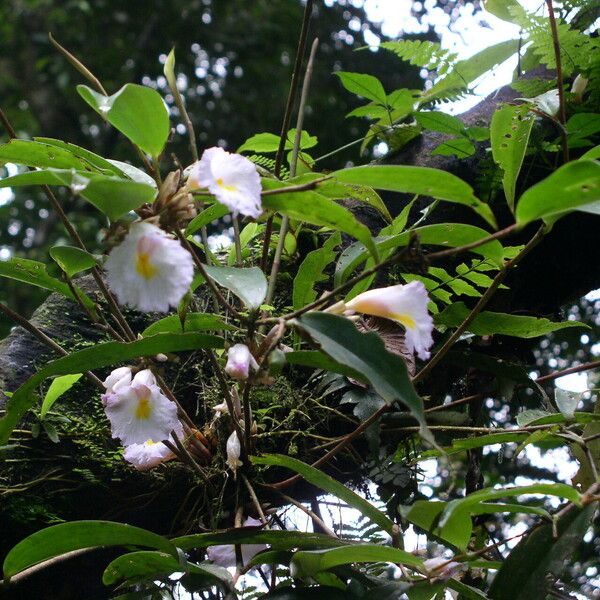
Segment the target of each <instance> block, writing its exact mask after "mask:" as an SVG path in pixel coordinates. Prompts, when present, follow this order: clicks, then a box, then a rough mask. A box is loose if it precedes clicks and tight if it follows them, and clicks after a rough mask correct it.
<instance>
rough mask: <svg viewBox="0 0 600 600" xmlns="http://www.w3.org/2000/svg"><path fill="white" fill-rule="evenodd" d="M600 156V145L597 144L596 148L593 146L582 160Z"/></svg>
mask: <svg viewBox="0 0 600 600" xmlns="http://www.w3.org/2000/svg"><path fill="white" fill-rule="evenodd" d="M598 158H600V145H598V146H595V147H594V148H591V149H590V150H588V151H587V152H586V153H585V154H584V155H583V156H582V157H581V158H580V160H584V159H589V160H592V159H598Z"/></svg>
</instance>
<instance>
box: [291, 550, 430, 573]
mask: <svg viewBox="0 0 600 600" xmlns="http://www.w3.org/2000/svg"><path fill="white" fill-rule="evenodd" d="M373 562H393V563H400V564H403V565H408V566H410V567H417V568H419V567H423V560H422V559H421V558H419V557H417V556H415V555H414V554H411V553H410V552H406V551H405V550H400V549H398V548H391V547H390V546H380V545H378V544H353V545H352V546H342V547H341V548H331V549H329V550H300V551H299V552H296V553H295V554H294V557H293V558H292V563H291V565H292V568H295V571H296V573H297V574H298V575H299V576H300V577H312V576H313V575H315V574H316V573H319V572H320V571H326V570H327V569H332V568H333V567H338V566H339V565H348V564H351V563H373Z"/></svg>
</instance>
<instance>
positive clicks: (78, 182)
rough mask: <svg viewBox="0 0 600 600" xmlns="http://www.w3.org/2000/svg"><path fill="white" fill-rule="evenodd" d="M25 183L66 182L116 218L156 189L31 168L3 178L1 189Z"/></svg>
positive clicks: (147, 199)
mask: <svg viewBox="0 0 600 600" xmlns="http://www.w3.org/2000/svg"><path fill="white" fill-rule="evenodd" d="M23 185H64V186H66V187H69V188H71V191H72V192H73V194H77V195H80V196H81V197H82V198H85V200H87V201H88V202H90V203H91V204H93V205H94V206H95V207H96V208H97V209H98V210H100V211H102V212H103V213H104V214H105V215H106V216H107V217H108V218H109V219H111V220H112V221H116V220H117V219H119V218H120V217H122V216H123V215H124V214H126V213H128V212H129V211H131V210H134V209H136V208H139V207H140V206H141V205H142V204H145V203H146V202H152V201H153V200H154V198H155V196H156V189H155V188H154V187H152V186H150V185H147V184H145V183H137V182H136V181H132V180H130V179H120V178H117V177H109V176H107V175H100V174H97V173H83V172H81V171H75V170H64V169H62V170H61V169H46V170H43V171H29V172H28V173H21V174H19V175H13V176H12V177H6V178H5V179H1V180H0V188H3V187H16V186H23Z"/></svg>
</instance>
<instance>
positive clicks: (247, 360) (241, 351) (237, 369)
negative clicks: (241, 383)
mask: <svg viewBox="0 0 600 600" xmlns="http://www.w3.org/2000/svg"><path fill="white" fill-rule="evenodd" d="M251 367H252V369H253V370H254V371H257V370H258V363H257V362H256V360H255V359H254V356H252V354H251V353H250V349H249V348H248V346H246V345H245V344H235V345H233V346H231V348H229V350H228V351H227V364H226V365H225V373H227V374H228V375H229V376H230V377H233V378H234V379H240V380H244V379H248V375H249V373H250V368H251Z"/></svg>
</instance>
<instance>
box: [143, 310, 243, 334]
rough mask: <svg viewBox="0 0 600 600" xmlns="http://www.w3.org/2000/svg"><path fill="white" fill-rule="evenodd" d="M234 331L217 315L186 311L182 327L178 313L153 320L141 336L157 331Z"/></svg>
mask: <svg viewBox="0 0 600 600" xmlns="http://www.w3.org/2000/svg"><path fill="white" fill-rule="evenodd" d="M226 329H227V330H230V331H234V330H235V329H236V328H235V327H234V326H233V325H230V324H229V323H225V321H223V319H221V318H220V317H219V316H217V315H213V314H208V313H187V314H186V315H185V325H184V327H183V328H182V326H181V319H180V318H179V315H169V316H168V317H165V318H164V319H160V321H155V322H154V323H152V325H148V327H146V329H144V331H143V332H142V336H143V337H149V336H151V335H156V334H157V333H183V332H184V331H185V332H189V331H211V330H212V331H221V330H226Z"/></svg>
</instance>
